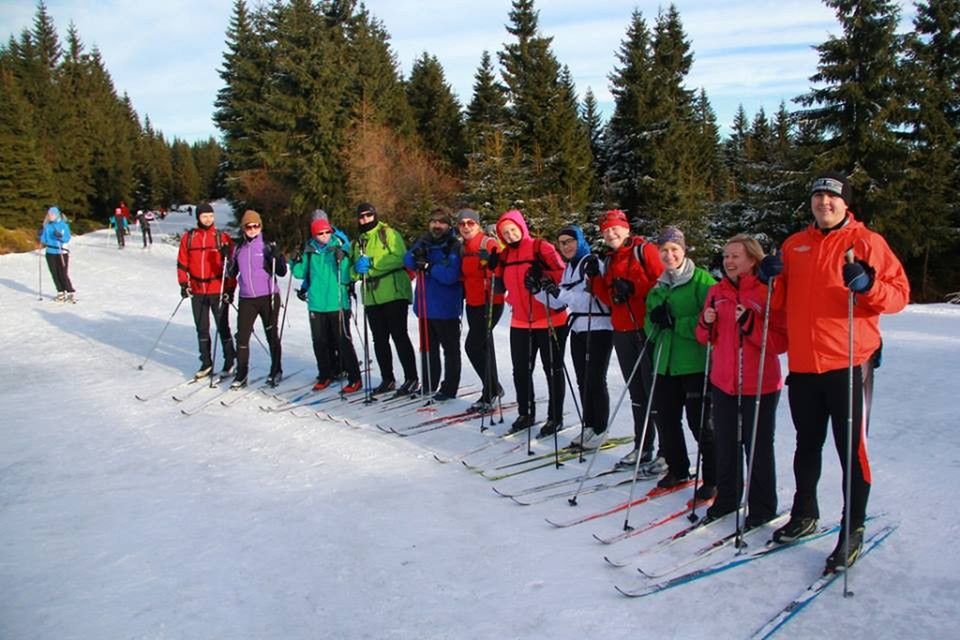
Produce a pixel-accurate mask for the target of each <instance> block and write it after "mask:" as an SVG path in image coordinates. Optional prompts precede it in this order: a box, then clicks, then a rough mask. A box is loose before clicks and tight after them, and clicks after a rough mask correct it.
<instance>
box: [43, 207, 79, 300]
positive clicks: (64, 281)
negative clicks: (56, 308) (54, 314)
mask: <svg viewBox="0 0 960 640" xmlns="http://www.w3.org/2000/svg"><path fill="white" fill-rule="evenodd" d="M68 242H70V225H69V224H67V221H66V220H65V219H64V217H63V215H61V213H60V209H58V208H57V207H50V208H49V209H47V216H46V218H45V219H44V221H43V229H41V231H40V244H41V245H43V246H44V248H45V249H46V251H45V253H46V255H47V268H48V269H50V276H51V277H52V278H53V284H54V286H55V287H56V288H57V298H56V300H57V302H73V303H76V302H77V296H76V292H75V291H74V290H73V284H72V283H71V282H70V276H69V274H68V270H69V267H70V251H69V250H68V249H67V248H66V246H65V245H66V244H67V243H68Z"/></svg>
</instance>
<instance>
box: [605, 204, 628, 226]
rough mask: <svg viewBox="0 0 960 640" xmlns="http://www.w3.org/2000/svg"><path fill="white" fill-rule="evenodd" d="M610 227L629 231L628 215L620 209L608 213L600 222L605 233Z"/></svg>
mask: <svg viewBox="0 0 960 640" xmlns="http://www.w3.org/2000/svg"><path fill="white" fill-rule="evenodd" d="M610 227H625V228H626V229H627V230H628V231H629V230H630V221H629V220H627V214H625V213H624V212H623V211H621V210H620V209H611V210H610V211H607V212H606V213H605V214H604V216H603V218H602V219H601V220H600V231H605V230H607V229H609V228H610Z"/></svg>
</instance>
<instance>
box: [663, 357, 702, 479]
mask: <svg viewBox="0 0 960 640" xmlns="http://www.w3.org/2000/svg"><path fill="white" fill-rule="evenodd" d="M703 375H704V374H703V373H689V374H685V375H680V376H673V375H662V374H658V375H657V379H656V380H655V381H654V385H655V386H654V389H653V406H654V407H655V408H656V410H657V430H658V431H659V432H660V451H661V454H662V455H663V457H664V458H665V459H666V461H667V465H668V466H669V467H670V473H671V474H672V475H674V476H675V477H679V478H686V477H687V476H689V475H690V457H689V456H688V455H687V443H686V439H685V437H684V435H683V415H684V414H686V417H687V426H688V427H689V428H690V431H691V432H693V437H694V440H697V441H698V442H699V448H700V455H701V459H702V464H703V483H704V484H709V485H716V484H717V458H716V452H715V451H714V448H713V429H712V428H711V425H710V403H709V401H708V402H707V404H706V407H705V408H706V414H705V415H704V416H703V433H702V434H701V433H700V415H701V405H703ZM708 400H709V396H708Z"/></svg>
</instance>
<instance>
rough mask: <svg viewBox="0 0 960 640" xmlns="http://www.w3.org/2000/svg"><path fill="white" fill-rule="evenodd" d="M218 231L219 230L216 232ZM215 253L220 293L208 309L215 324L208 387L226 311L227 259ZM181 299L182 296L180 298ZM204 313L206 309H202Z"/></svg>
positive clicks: (213, 378)
mask: <svg viewBox="0 0 960 640" xmlns="http://www.w3.org/2000/svg"><path fill="white" fill-rule="evenodd" d="M217 233H219V231H218V232H217ZM217 253H218V254H219V255H220V260H221V261H222V262H223V267H222V269H221V272H220V293H219V294H218V295H217V302H216V304H215V305H211V309H210V311H211V312H213V324H214V325H215V326H216V330H215V331H214V332H213V346H212V352H211V354H210V366H211V375H210V388H213V387H215V386H216V383H215V378H216V376H214V375H212V372H213V369H212V367H213V366H214V365H215V364H216V362H217V345H218V344H219V343H220V323H221V322H223V319H224V318H225V317H226V314H227V313H228V311H227V308H226V306H225V305H224V304H223V290H224V287H225V286H226V285H225V282H226V280H227V259H226V258H224V257H223V254H220V252H219V250H218V251H217ZM181 299H182V298H181ZM204 313H206V311H204Z"/></svg>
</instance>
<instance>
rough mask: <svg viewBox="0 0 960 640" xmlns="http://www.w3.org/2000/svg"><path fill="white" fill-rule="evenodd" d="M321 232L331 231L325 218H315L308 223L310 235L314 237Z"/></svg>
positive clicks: (331, 228)
mask: <svg viewBox="0 0 960 640" xmlns="http://www.w3.org/2000/svg"><path fill="white" fill-rule="evenodd" d="M321 231H333V227H331V226H330V222H329V221H328V220H327V219H326V218H317V219H316V220H314V221H313V222H311V223H310V235H311V236H315V235H317V234H318V233H320V232H321Z"/></svg>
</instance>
